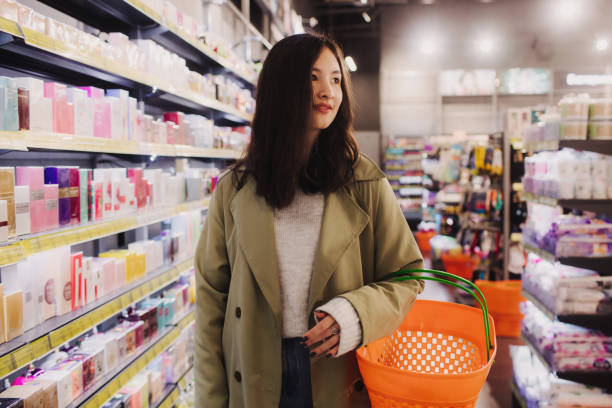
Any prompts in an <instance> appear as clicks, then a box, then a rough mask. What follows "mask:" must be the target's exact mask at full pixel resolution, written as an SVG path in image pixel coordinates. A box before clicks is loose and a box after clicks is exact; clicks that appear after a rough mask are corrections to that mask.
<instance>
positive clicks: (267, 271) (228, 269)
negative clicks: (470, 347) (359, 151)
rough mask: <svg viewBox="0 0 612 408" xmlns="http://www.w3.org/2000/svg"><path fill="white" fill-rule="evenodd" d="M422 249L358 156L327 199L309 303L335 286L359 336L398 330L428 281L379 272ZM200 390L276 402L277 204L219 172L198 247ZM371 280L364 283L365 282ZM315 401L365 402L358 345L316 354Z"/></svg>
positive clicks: (323, 298)
mask: <svg viewBox="0 0 612 408" xmlns="http://www.w3.org/2000/svg"><path fill="white" fill-rule="evenodd" d="M422 265H423V259H422V256H421V253H420V252H419V250H418V247H417V245H416V243H415V241H414V237H413V236H412V233H411V232H410V229H409V227H408V225H407V223H406V221H405V220H404V217H403V214H402V212H401V210H400V208H399V206H398V203H397V199H396V197H395V195H394V193H393V190H392V189H391V186H390V185H389V183H388V181H387V180H386V179H385V175H384V173H382V171H381V170H380V169H379V168H378V167H377V166H376V164H374V163H373V162H372V161H371V160H370V159H368V158H366V157H365V156H363V155H362V156H361V157H360V159H359V161H358V163H357V164H356V167H355V181H354V182H352V183H350V184H349V185H348V186H346V187H345V188H342V189H341V190H339V191H337V192H335V193H332V194H329V195H328V196H327V197H326V199H325V207H324V214H323V221H322V226H321V235H320V239H319V245H318V248H317V252H316V256H315V262H314V269H313V275H312V281H311V287H310V294H309V304H308V305H309V310H310V311H311V313H310V322H309V324H310V327H312V326H314V320H313V316H312V311H314V309H315V308H316V307H317V306H320V305H322V304H324V303H325V302H327V301H328V300H330V299H331V298H333V297H335V296H342V297H344V298H346V299H347V300H348V301H349V302H351V304H352V305H353V307H354V308H355V310H356V311H357V314H358V315H359V318H360V320H361V325H362V333H363V344H368V343H370V342H371V341H373V340H376V339H378V338H380V337H382V336H385V335H388V334H390V333H392V332H393V331H394V330H395V329H396V328H397V327H398V326H399V324H400V323H401V322H402V320H403V318H404V316H405V315H406V313H407V312H408V310H409V309H410V307H411V305H412V303H413V302H414V299H415V297H416V296H417V294H418V293H420V292H421V291H422V290H423V282H422V281H408V282H402V283H391V282H379V283H374V282H376V281H377V280H379V279H380V278H381V277H383V276H384V275H386V274H388V273H390V272H394V271H397V270H399V269H401V268H404V267H405V268H421V267H422ZM196 285H197V295H196V296H197V300H196V303H197V307H196V333H195V376H196V382H195V395H196V407H199V408H204V407H206V408H221V407H231V408H240V407H248V408H260V407H261V408H277V407H278V404H279V401H280V393H281V378H282V377H281V370H282V369H281V340H282V329H281V324H282V321H281V319H282V318H281V297H280V284H279V267H278V260H277V253H276V248H275V242H274V213H273V210H272V209H271V208H270V207H269V206H268V205H267V204H266V202H265V200H264V199H263V198H262V197H260V196H258V195H256V194H255V182H254V180H252V179H251V180H250V181H249V182H247V184H246V185H245V186H244V187H243V188H242V189H240V190H239V191H236V189H235V187H234V186H233V183H232V177H231V176H229V177H228V176H225V177H222V178H221V180H220V181H219V183H218V185H217V188H216V190H215V192H214V194H213V196H212V199H211V202H210V207H209V210H208V217H207V219H206V223H205V225H204V230H203V232H202V235H201V237H200V242H199V243H198V248H197V253H196ZM364 285H365V286H364ZM311 368H312V370H311V373H312V393H313V401H314V407H316V408H328V407H329V408H342V407H351V408H354V407H367V406H369V400H368V396H367V391H366V390H364V389H363V386H361V384H362V383H361V382H360V374H359V368H358V366H357V361H356V358H355V353H353V352H351V353H347V354H345V355H343V356H341V357H338V358H331V359H327V358H325V357H323V358H315V359H313V360H311Z"/></svg>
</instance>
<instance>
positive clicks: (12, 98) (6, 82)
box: [0, 76, 19, 132]
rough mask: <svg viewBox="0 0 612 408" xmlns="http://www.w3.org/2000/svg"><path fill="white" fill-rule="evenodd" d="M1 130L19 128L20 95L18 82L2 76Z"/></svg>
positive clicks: (0, 91) (0, 90)
mask: <svg viewBox="0 0 612 408" xmlns="http://www.w3.org/2000/svg"><path fill="white" fill-rule="evenodd" d="M0 112H1V113H2V115H0V130H6V131H12V132H16V131H18V130H19V96H18V88H17V82H16V81H15V80H14V79H13V78H7V77H3V76H0Z"/></svg>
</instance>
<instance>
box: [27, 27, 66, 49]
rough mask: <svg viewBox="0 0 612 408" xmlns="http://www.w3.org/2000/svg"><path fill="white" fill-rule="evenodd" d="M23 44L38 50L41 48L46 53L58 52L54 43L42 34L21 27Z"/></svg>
mask: <svg viewBox="0 0 612 408" xmlns="http://www.w3.org/2000/svg"><path fill="white" fill-rule="evenodd" d="M22 30H23V34H24V37H25V42H26V43H27V44H30V45H33V46H35V47H38V48H42V49H44V50H47V51H51V52H54V53H55V52H56V51H58V49H57V46H56V44H55V41H54V40H53V39H52V38H51V37H49V36H47V35H44V34H42V33H39V32H37V31H34V30H30V29H29V28H27V27H22Z"/></svg>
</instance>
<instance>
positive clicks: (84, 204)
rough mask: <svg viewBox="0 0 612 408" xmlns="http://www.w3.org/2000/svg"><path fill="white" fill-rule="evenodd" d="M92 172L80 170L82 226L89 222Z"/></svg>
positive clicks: (80, 215) (80, 213)
mask: <svg viewBox="0 0 612 408" xmlns="http://www.w3.org/2000/svg"><path fill="white" fill-rule="evenodd" d="M90 178H91V170H88V169H79V217H80V220H81V224H87V222H88V221H89V185H90Z"/></svg>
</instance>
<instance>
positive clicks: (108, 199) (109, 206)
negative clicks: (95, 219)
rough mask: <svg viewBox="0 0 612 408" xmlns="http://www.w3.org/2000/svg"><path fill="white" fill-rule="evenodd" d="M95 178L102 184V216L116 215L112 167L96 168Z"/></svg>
mask: <svg viewBox="0 0 612 408" xmlns="http://www.w3.org/2000/svg"><path fill="white" fill-rule="evenodd" d="M93 174H94V180H96V181H101V182H102V183H103V184H102V218H110V217H112V216H114V209H113V180H112V177H113V173H112V169H94V173H93Z"/></svg>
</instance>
